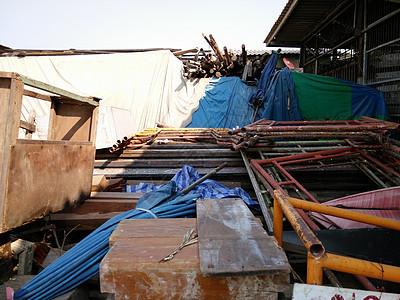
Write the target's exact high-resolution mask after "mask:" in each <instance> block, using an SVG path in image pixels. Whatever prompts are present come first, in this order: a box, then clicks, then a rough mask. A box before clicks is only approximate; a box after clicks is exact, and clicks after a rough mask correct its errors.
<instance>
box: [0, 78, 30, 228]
mask: <svg viewBox="0 0 400 300" xmlns="http://www.w3.org/2000/svg"><path fill="white" fill-rule="evenodd" d="M0 75H1V77H0V105H1V109H0V232H3V231H5V229H4V227H3V223H4V209H5V202H6V190H7V174H8V166H9V160H10V146H11V145H13V144H15V143H16V141H17V138H18V131H19V121H20V118H21V105H22V94H23V89H24V85H23V83H22V82H20V81H19V80H16V79H13V78H12V77H11V78H4V77H3V76H8V75H9V76H11V75H12V73H3V72H1V73H0ZM14 214H15V212H14Z"/></svg>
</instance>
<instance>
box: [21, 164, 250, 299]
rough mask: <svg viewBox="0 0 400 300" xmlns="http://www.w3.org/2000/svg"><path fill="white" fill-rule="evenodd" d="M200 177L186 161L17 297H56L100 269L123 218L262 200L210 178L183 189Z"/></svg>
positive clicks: (184, 212) (166, 215)
mask: <svg viewBox="0 0 400 300" xmlns="http://www.w3.org/2000/svg"><path fill="white" fill-rule="evenodd" d="M199 178H200V175H199V173H198V172H197V170H196V169H194V168H193V167H190V166H187V165H185V166H184V167H183V168H182V170H181V171H179V172H178V173H177V174H176V175H175V176H174V178H173V179H172V180H171V181H169V182H168V183H166V184H164V185H163V186H161V187H158V188H157V189H154V187H153V188H151V191H149V192H148V193H146V194H145V195H144V196H143V197H141V198H140V199H139V201H138V203H137V205H136V208H135V209H132V210H129V211H127V212H124V213H121V214H119V215H116V216H115V217H113V218H111V219H110V220H108V221H107V222H106V223H104V224H103V225H101V226H100V227H99V228H97V229H96V230H95V231H93V232H92V233H91V234H89V235H88V236H87V237H86V238H84V239H83V240H82V241H80V242H79V243H78V244H77V245H75V246H74V247H73V248H71V249H70V250H69V251H67V252H66V253H65V254H64V255H62V256H61V257H60V258H58V259H57V260H56V261H54V262H53V263H52V264H51V265H50V266H48V267H47V268H45V269H44V270H43V271H42V272H40V273H39V274H38V275H37V276H36V277H34V278H33V279H32V280H31V281H30V282H28V283H27V284H26V285H25V286H23V287H22V288H21V289H20V290H19V291H18V292H17V293H16V294H15V297H14V299H16V300H26V299H53V298H54V297H56V296H59V295H62V294H64V293H66V292H68V291H69V290H71V289H73V288H74V287H76V286H78V285H80V284H82V283H83V282H85V281H86V280H88V279H90V278H92V277H93V276H94V275H96V274H97V273H99V265H100V261H101V260H102V259H103V257H104V256H105V255H106V254H107V252H108V246H109V238H110V235H111V233H112V232H113V231H114V229H115V228H116V227H117V225H118V223H119V222H120V221H121V220H122V219H150V218H154V217H156V218H184V217H195V216H196V200H197V199H200V198H203V199H204V198H227V197H237V198H242V199H243V200H244V201H245V202H246V203H247V204H248V205H250V206H252V207H254V208H257V205H258V203H257V202H255V201H253V200H252V199H251V198H250V197H249V195H248V194H247V193H246V192H245V191H244V190H242V189H241V188H235V189H232V190H230V189H228V188H227V187H225V186H223V185H221V184H219V183H217V182H215V181H213V180H210V179H207V180H205V181H203V182H202V183H201V184H199V185H198V186H197V187H196V188H195V189H193V190H191V191H190V192H189V193H188V194H186V195H183V194H182V193H181V192H180V190H181V189H183V188H185V187H187V186H189V185H190V184H192V183H193V182H195V181H196V180H197V179H199ZM133 190H134V189H133V188H132V189H131V191H133ZM136 191H139V189H137V190H136ZM142 191H144V190H142Z"/></svg>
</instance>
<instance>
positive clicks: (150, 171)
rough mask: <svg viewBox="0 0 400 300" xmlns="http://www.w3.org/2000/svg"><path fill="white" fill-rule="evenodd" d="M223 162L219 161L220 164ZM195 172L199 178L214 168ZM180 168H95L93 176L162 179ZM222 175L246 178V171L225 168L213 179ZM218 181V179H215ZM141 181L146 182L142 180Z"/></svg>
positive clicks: (237, 168)
mask: <svg viewBox="0 0 400 300" xmlns="http://www.w3.org/2000/svg"><path fill="white" fill-rule="evenodd" d="M222 161H223V160H221V162H222ZM196 169H197V171H198V172H199V174H200V175H201V176H203V175H206V174H207V173H210V172H211V171H212V170H214V168H196ZM180 170H182V168H165V167H163V168H105V169H99V168H96V169H94V171H93V174H95V175H105V176H107V177H114V176H115V177H123V178H128V177H131V178H134V177H140V178H148V177H153V178H154V177H156V178H157V177H158V178H160V177H162V178H165V177H166V176H168V175H171V177H172V176H174V175H175V174H176V173H178V172H179V171H180ZM223 175H228V176H229V177H233V176H244V175H246V176H247V171H246V168H244V167H243V168H242V167H225V168H223V169H222V170H221V171H219V172H218V173H217V174H216V175H215V176H214V178H213V179H215V178H217V177H221V176H223ZM215 180H218V179H215ZM143 181H146V180H145V179H143Z"/></svg>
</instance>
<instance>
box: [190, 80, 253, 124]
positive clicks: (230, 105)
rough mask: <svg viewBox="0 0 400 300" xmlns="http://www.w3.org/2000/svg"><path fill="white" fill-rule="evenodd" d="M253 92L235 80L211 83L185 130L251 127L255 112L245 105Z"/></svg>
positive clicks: (250, 88)
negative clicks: (249, 125)
mask: <svg viewBox="0 0 400 300" xmlns="http://www.w3.org/2000/svg"><path fill="white" fill-rule="evenodd" d="M256 89H257V87H255V86H248V85H246V84H245V83H244V82H243V81H242V80H241V79H240V78H238V77H223V78H219V79H217V78H213V79H211V80H210V83H209V84H208V85H207V87H206V93H205V95H204V97H203V98H202V99H200V102H199V108H198V109H197V111H196V112H194V113H193V115H192V122H191V123H190V124H189V125H188V126H187V127H191V128H234V127H236V126H239V127H242V126H244V125H247V124H250V123H251V121H252V119H253V115H254V108H253V107H251V106H250V105H249V104H248V99H249V97H250V96H251V95H252V94H253V93H254V92H255V91H256Z"/></svg>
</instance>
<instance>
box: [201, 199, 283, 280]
mask: <svg viewBox="0 0 400 300" xmlns="http://www.w3.org/2000/svg"><path fill="white" fill-rule="evenodd" d="M197 228H198V235H199V251H200V270H201V272H202V274H203V275H204V276H237V275H249V274H252V275H255V274H289V273H290V266H289V263H288V261H287V258H286V256H285V254H284V252H283V250H282V249H281V248H280V247H279V246H278V245H277V244H276V241H275V239H274V238H273V237H270V236H269V235H268V234H267V232H266V231H265V230H264V229H263V228H262V227H261V226H260V224H259V222H258V221H257V219H256V218H255V217H254V216H253V214H252V213H251V212H250V210H249V209H248V208H247V206H246V205H245V204H244V202H243V200H242V199H240V198H228V199H205V200H197Z"/></svg>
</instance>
